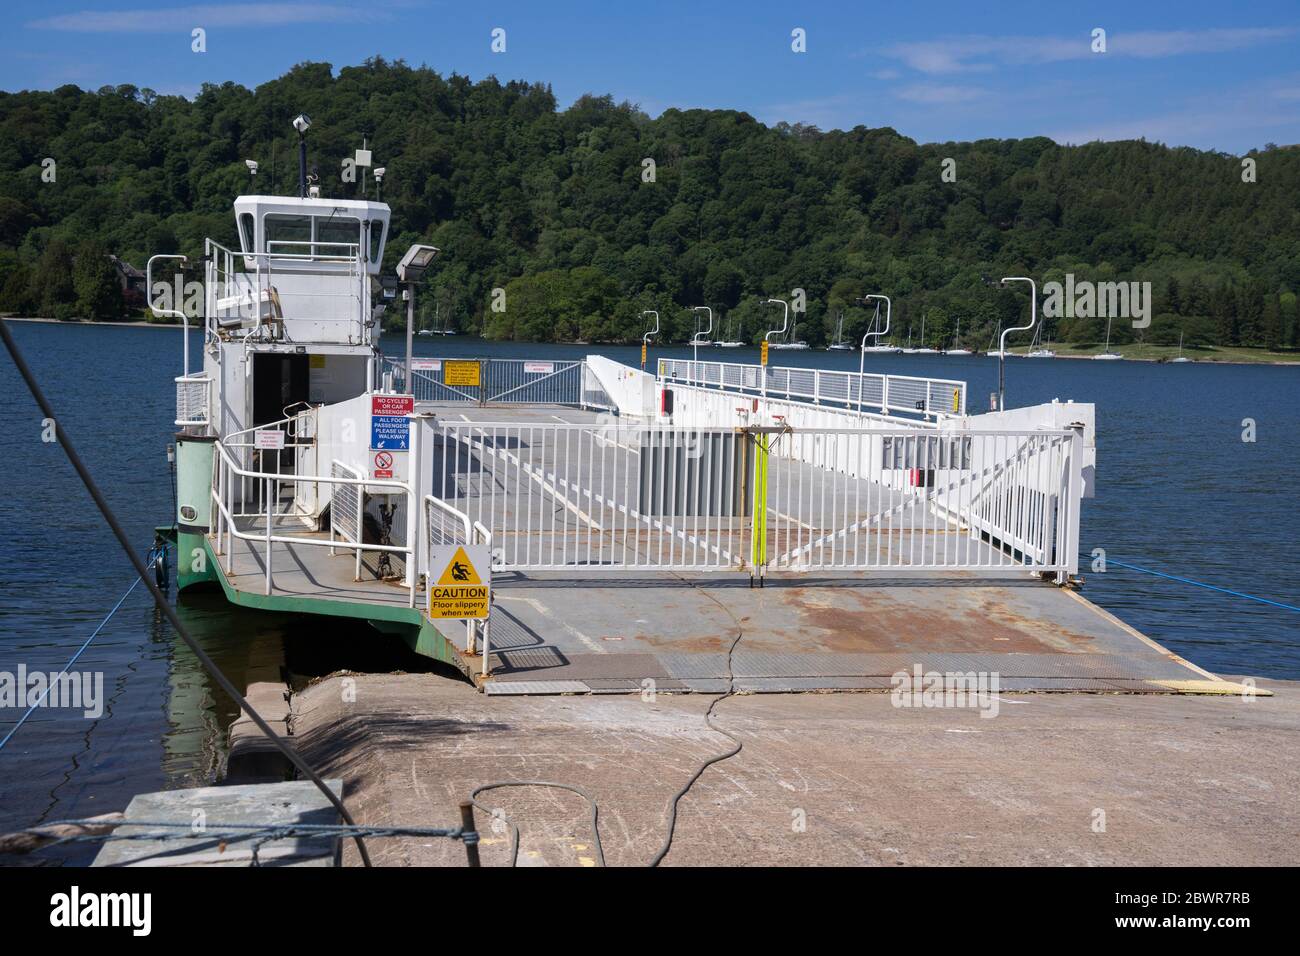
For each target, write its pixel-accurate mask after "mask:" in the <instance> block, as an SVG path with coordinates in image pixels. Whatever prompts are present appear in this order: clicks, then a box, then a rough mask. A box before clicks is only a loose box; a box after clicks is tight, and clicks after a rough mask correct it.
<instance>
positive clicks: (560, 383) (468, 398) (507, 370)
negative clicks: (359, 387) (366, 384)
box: [384, 358, 612, 408]
mask: <svg viewBox="0 0 1300 956" xmlns="http://www.w3.org/2000/svg"><path fill="white" fill-rule="evenodd" d="M425 361H426V362H427V361H429V360H427V359H426V360H425ZM447 361H452V362H476V363H477V364H478V366H479V383H480V384H479V385H456V384H448V383H447V381H446V362H447ZM432 362H433V363H434V365H433V367H432V368H428V367H426V368H416V369H412V370H411V385H410V387H409V388H408V387H407V386H406V363H405V362H404V361H402V360H399V359H391V358H385V359H384V371H385V373H386V374H387V375H389V376H391V381H392V387H393V388H394V389H395V390H398V391H404V392H409V393H410V394H412V395H414V396H415V400H416V401H419V402H462V403H476V404H481V405H525V404H527V405H568V406H572V407H575V408H611V407H612V402H611V401H610V398H609V396H608V395H607V394H606V393H605V390H604V388H603V387H602V386H601V384H600V382H599V380H598V379H597V377H596V376H595V374H594V373H592V372H591V370H590V369H588V368H587V363H586V362H585V361H582V360H581V359H566V360H563V361H559V360H552V359H456V358H453V359H450V360H448V359H433V360H432Z"/></svg>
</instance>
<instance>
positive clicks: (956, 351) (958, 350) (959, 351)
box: [943, 315, 971, 355]
mask: <svg viewBox="0 0 1300 956" xmlns="http://www.w3.org/2000/svg"><path fill="white" fill-rule="evenodd" d="M952 346H953V347H952V348H950V349H948V351H946V352H944V353H943V354H944V355H970V354H971V350H970V349H964V348H962V347H961V316H960V315H959V316H957V332H956V334H955V335H953V337H952Z"/></svg>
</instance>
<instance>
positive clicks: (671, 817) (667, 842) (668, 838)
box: [650, 578, 745, 867]
mask: <svg viewBox="0 0 1300 956" xmlns="http://www.w3.org/2000/svg"><path fill="white" fill-rule="evenodd" d="M682 580H685V581H686V583H687V584H689V585H690V586H691V587H693V588H695V589H696V590H697V591H699V592H700V593H701V594H703V595H704V596H705V597H706V598H708V599H709V600H710V601H712V602H713V603H714V604H716V605H717V606H718V607H720V608H722V610H723V613H725V614H726V615H727V616H728V617H729V618H731V619H732V620H733V621H735V622H736V637H735V639H734V640H732V642H731V646H730V647H729V648H727V692H726V693H725V694H721V695H719V696H717V697H715V698H713V700H712V701H711V702H710V703H709V709H708V710H706V711H705V712H704V722H705V723H706V724H708V725H709V729H710V730H712V731H714V732H715V733H719V734H722V736H724V737H726V738H727V739H728V740H730V741H731V742H732V743H733V744H735V746H734V747H732V748H731V749H730V750H728V751H727V752H726V753H721V754H717V755H716V756H713V757H710V758H709V759H708V760H706V761H704V763H702V764H700V766H699V767H698V768H697V769H696V771H695V773H694V774H692V775H691V779H689V780H687V781H686V784H685V785H684V786H683V787H682V788H681V789H680V790H678V791H677V792H676V793H675V794H673V798H672V800H671V801H670V802H669V804H668V833H667V834H666V835H665V836H664V843H663V846H661V847H660V848H659V852H658V853H656V854H655V855H654V859H652V860H651V861H650V866H651V867H656V866H658V865H659V864H660V863H662V862H663V860H664V857H666V856H667V855H668V851H669V850H671V849H672V848H673V837H674V836H675V835H676V833H677V804H678V802H679V801H680V800H681V799H682V797H684V796H686V794H687V792H688V791H689V790H690V789H691V787H693V786H695V781H697V780H699V779H700V777H702V776H704V771H706V770H708V769H709V768H710V767H712V766H713V765H714V764H715V763H721V762H722V761H724V760H730V759H731V758H732V757H734V756H736V754H738V753H740V751H741V750H742V749H743V748H744V744H742V743H741V742H740V741H739V740H737V739H736V738H735V737H733V736H732V735H731V734H729V733H727V731H725V730H723V729H722V728H721V727H719V726H717V725H716V724H715V723H714V722H713V709H714V708H715V707H717V706H718V704H720V703H722V702H723V701H724V700H726V699H727V698H728V697H734V696H735V694H736V678H735V674H734V672H733V670H732V666H731V658H732V655H733V654H735V653H736V645H737V644H739V643H740V639H741V638H742V637H744V636H745V628H744V625H742V624H741V623H740V621H739V620H737V618H736V615H734V614H732V613H731V609H730V608H729V607H727V606H726V605H725V604H723V603H722V602H721V601H719V600H718V599H717V598H715V597H714V596H713V595H712V594H710V593H709V592H708V591H705V590H704V589H703V588H701V587H700V586H699V585H697V584H696V583H695V582H694V581H690V580H688V579H685V578H683V579H682Z"/></svg>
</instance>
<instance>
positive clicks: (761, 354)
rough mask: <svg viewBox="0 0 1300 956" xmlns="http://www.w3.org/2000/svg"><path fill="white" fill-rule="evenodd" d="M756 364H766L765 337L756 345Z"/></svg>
mask: <svg viewBox="0 0 1300 956" xmlns="http://www.w3.org/2000/svg"><path fill="white" fill-rule="evenodd" d="M758 364H759V365H766V364H767V339H763V344H762V345H760V346H759V347H758Z"/></svg>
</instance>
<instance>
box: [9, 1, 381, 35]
mask: <svg viewBox="0 0 1300 956" xmlns="http://www.w3.org/2000/svg"><path fill="white" fill-rule="evenodd" d="M374 15H375V11H374V10H373V9H367V8H366V7H362V6H356V7H349V6H335V5H330V4H316V3H236V4H231V5H227V6H218V5H216V4H204V5H197V6H191V7H164V8H159V9H154V10H82V11H79V12H76V13H63V14H59V15H58V16H53V17H44V18H42V19H39V20H32V21H30V22H29V23H28V24H27V26H28V27H30V28H31V29H33V30H60V31H63V32H68V33H170V32H173V31H189V30H192V29H193V28H194V27H203V28H205V29H207V28H210V27H249V28H252V27H266V26H287V25H291V24H304V23H339V22H344V21H353V22H355V21H356V20H357V19H358V18H365V17H367V16H370V17H373V16H374Z"/></svg>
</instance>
